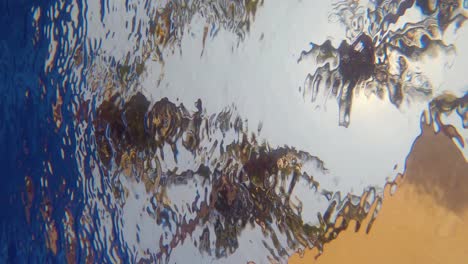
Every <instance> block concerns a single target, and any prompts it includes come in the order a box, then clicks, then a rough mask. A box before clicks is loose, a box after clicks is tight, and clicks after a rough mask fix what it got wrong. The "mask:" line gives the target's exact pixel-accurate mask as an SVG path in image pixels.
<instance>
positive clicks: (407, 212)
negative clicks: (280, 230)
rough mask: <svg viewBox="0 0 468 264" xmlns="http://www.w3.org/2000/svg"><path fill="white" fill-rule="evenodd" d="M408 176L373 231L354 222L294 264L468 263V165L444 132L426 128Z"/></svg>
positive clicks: (409, 164)
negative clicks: (356, 228) (323, 245)
mask: <svg viewBox="0 0 468 264" xmlns="http://www.w3.org/2000/svg"><path fill="white" fill-rule="evenodd" d="M423 131H424V132H423V133H422V135H421V136H420V137H419V138H418V139H417V140H416V142H415V144H414V146H413V149H412V151H411V153H410V155H409V156H408V159H407V165H406V172H405V176H404V177H402V178H399V179H398V182H399V184H398V189H397V191H396V192H395V194H394V195H390V192H389V188H386V192H385V196H384V197H385V198H384V202H383V206H382V209H381V211H380V212H379V215H378V217H377V219H376V221H375V223H374V225H373V227H372V229H371V231H370V233H369V234H366V233H365V229H363V228H361V230H360V231H359V232H358V233H356V232H354V228H353V227H354V226H352V225H350V227H349V228H348V229H347V230H346V231H344V232H342V233H340V234H339V236H338V238H337V239H336V240H334V241H332V242H330V243H329V244H326V245H325V248H324V252H323V254H322V255H321V256H319V257H318V258H317V259H316V258H315V257H316V256H317V253H318V251H317V250H316V249H312V250H307V251H306V252H305V254H304V257H303V258H300V256H299V255H298V254H295V255H293V256H292V257H291V258H290V263H444V264H445V263H468V163H467V161H466V160H465V158H464V157H463V155H462V154H461V152H460V150H459V149H457V147H456V146H455V144H454V143H453V142H452V141H451V140H450V139H449V138H448V137H446V136H445V135H443V134H441V133H439V134H436V133H434V132H433V130H432V129H431V128H429V127H424V129H423Z"/></svg>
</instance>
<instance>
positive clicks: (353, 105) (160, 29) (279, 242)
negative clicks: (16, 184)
mask: <svg viewBox="0 0 468 264" xmlns="http://www.w3.org/2000/svg"><path fill="white" fill-rule="evenodd" d="M288 2H289V1H260V0H245V1H234V0H214V1H198V0H192V1H190V0H176V1H120V2H116V1H94V2H90V3H87V4H83V5H82V4H78V3H69V5H66V4H62V5H60V4H56V5H55V6H54V5H51V7H50V10H51V11H49V9H48V10H45V8H44V7H42V8H41V7H37V8H36V9H34V8H33V10H32V11H31V16H32V17H33V21H35V22H34V27H37V28H38V29H37V31H38V32H41V30H42V29H40V25H43V26H44V25H48V26H47V27H45V29H44V31H45V33H44V35H46V36H47V37H46V39H47V40H48V41H49V43H48V45H49V46H48V49H49V53H50V56H49V58H48V59H47V60H46V61H45V65H44V71H45V72H46V73H47V74H50V75H51V76H62V75H63V76H66V78H65V77H64V79H63V83H67V84H68V83H73V84H74V85H72V86H71V87H69V86H67V85H58V84H57V82H55V81H54V80H53V78H52V77H50V78H51V79H52V80H49V79H48V78H45V79H46V81H50V83H49V82H47V83H46V84H43V85H42V86H43V91H44V93H45V94H48V95H51V96H53V97H54V100H53V102H54V103H53V106H52V118H51V120H53V123H55V125H56V130H57V131H61V132H63V133H66V135H67V136H64V137H63V139H62V140H61V141H60V142H59V145H60V146H61V147H62V149H61V156H62V159H64V157H74V158H76V161H74V162H75V163H76V166H77V169H76V171H77V177H76V185H77V189H78V190H74V191H69V190H68V189H67V188H66V187H63V188H64V189H65V190H62V191H61V192H62V193H67V195H68V196H71V198H70V201H71V202H70V203H72V202H75V203H79V204H80V206H79V210H72V208H75V207H74V206H68V207H66V208H65V209H64V210H58V209H57V208H56V206H54V203H53V202H51V201H52V200H55V199H57V198H54V196H53V195H52V194H51V193H52V187H49V186H48V181H49V180H50V181H52V179H53V178H54V172H53V171H54V169H53V168H54V165H55V164H53V163H52V164H51V163H50V162H47V161H44V163H43V166H44V171H45V172H46V173H44V175H46V176H41V179H40V180H36V179H33V176H29V175H28V176H27V177H26V178H25V191H24V196H23V199H22V201H23V203H24V207H25V211H26V215H27V218H28V222H31V221H30V217H31V216H30V215H31V211H32V210H34V209H38V208H39V209H40V210H41V215H40V219H39V220H40V221H39V225H43V226H44V228H43V229H44V230H43V229H42V227H41V229H40V230H41V231H42V232H44V233H45V237H46V238H45V240H46V241H47V243H46V247H47V248H48V250H49V251H50V252H52V254H53V255H54V256H57V257H58V258H59V257H63V256H60V253H59V252H61V251H64V250H65V249H66V252H67V253H66V254H65V255H66V256H65V258H66V259H67V260H69V261H71V262H73V261H72V260H73V259H78V260H79V261H82V262H89V263H92V262H120V263H126V262H135V263H153V262H157V263H161V262H163V263H178V262H179V263H180V262H186V261H187V259H191V260H193V262H196V263H207V262H213V261H216V262H226V263H239V262H243V263H247V262H250V261H252V262H255V263H265V262H271V263H284V262H287V260H288V257H289V256H290V255H291V254H294V253H295V252H302V251H303V250H304V249H305V248H311V247H317V248H318V249H319V251H320V252H321V251H322V250H323V248H324V245H325V244H326V243H329V242H330V241H332V240H333V239H335V238H336V237H338V236H339V233H340V232H341V231H342V230H345V229H346V228H348V226H349V224H350V223H351V222H353V223H354V222H357V226H356V229H359V228H365V229H366V231H367V232H371V227H372V224H373V222H374V220H375V219H376V218H377V217H378V212H379V210H380V208H381V206H382V199H383V189H384V186H385V185H386V184H389V185H392V186H393V185H395V186H396V183H394V182H393V179H394V178H395V177H396V176H397V175H398V174H399V173H401V172H403V170H404V167H405V158H406V155H407V154H408V152H409V150H410V149H411V144H412V142H413V141H414V139H415V138H416V137H417V136H418V135H419V134H420V133H421V129H420V126H421V122H424V123H428V124H431V125H433V127H434V129H436V130H440V131H443V133H445V134H447V135H448V136H450V137H451V138H453V140H454V141H455V142H457V144H458V147H459V148H460V150H461V151H462V152H463V154H464V155H465V158H466V157H467V155H468V152H467V150H466V148H465V145H466V144H465V143H466V142H467V138H468V134H467V133H468V132H467V130H466V129H467V127H468V95H467V84H466V80H465V79H464V78H463V76H461V75H460V72H461V71H462V70H461V69H463V68H464V66H465V65H464V64H463V63H464V62H463V60H466V58H468V53H467V52H468V51H465V48H464V47H462V45H460V44H467V43H468V38H467V37H468V34H467V32H466V31H463V30H465V27H463V24H464V22H465V20H466V16H467V15H468V14H467V12H466V11H465V10H464V9H463V7H462V4H461V3H460V2H457V1H450V0H447V1H445V0H444V1H422V0H416V1H414V0H413V1H411V0H406V1H354V0H343V1H335V2H332V3H330V2H328V1H322V2H320V3H319V2H317V3H315V1H309V2H307V1H290V3H288ZM58 10H60V11H58ZM60 12H62V13H60ZM63 13H65V14H66V15H64V14H63ZM68 15H69V16H68ZM47 19H49V20H50V21H49V20H47ZM44 20H45V22H44ZM69 20H70V21H69ZM47 22H50V25H49V24H47ZM63 25H65V26H63ZM57 28H61V31H60V32H61V34H59V33H58V31H59V30H58V29H57ZM63 28H67V30H64V29H63ZM77 29H80V30H77ZM70 32H71V33H70ZM460 32H463V33H465V34H464V35H462V34H461V33H460ZM65 33H67V34H65ZM459 33H460V34H459ZM330 36H333V37H330ZM40 41H41V40H40V38H39V37H37V38H36V39H34V42H35V45H39V44H37V43H39V42H40ZM310 41H313V42H314V43H311V47H310V49H309V50H307V48H306V46H307V43H308V42H310ZM315 43H322V44H315ZM64 58H65V59H64ZM433 62H434V63H433ZM47 74H45V75H47ZM55 74H56V75H55ZM47 76H48V75H47ZM447 76H448V77H447ZM449 77H454V78H452V79H450V78H449ZM55 78H58V77H55ZM46 81H44V82H46ZM49 86H50V87H49ZM54 87H56V88H54ZM298 88H299V90H300V93H298V92H297V89H298ZM31 96H34V94H33V95H31ZM332 97H333V98H336V99H337V104H335V103H330V102H329V99H330V98H332ZM67 118H68V119H67ZM70 134H71V136H70ZM70 141H73V143H70ZM62 142H63V144H62ZM66 146H73V147H74V149H73V150H71V151H70V152H71V153H66V152H65V151H64V150H63V149H67V148H66ZM59 169H60V168H58V169H57V170H59ZM57 173H58V172H56V173H55V174H57ZM50 184H52V183H50ZM65 185H66V184H65V183H64V184H63V186H65ZM74 195H76V196H77V197H80V198H79V199H78V198H76V199H78V200H74V198H73V197H74ZM36 199H39V200H40V201H37V202H35V200H36ZM36 207H37V208H36ZM33 219H34V218H33ZM364 219H371V220H370V221H367V222H368V224H366V226H364V227H360V225H361V223H362V222H363V221H364ZM33 222H34V221H33Z"/></svg>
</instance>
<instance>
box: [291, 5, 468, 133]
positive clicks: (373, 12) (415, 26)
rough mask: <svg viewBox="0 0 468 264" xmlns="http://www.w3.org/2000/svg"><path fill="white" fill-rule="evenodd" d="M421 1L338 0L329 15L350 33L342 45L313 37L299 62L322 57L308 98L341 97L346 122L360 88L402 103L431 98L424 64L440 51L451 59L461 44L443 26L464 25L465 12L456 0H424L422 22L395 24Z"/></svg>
mask: <svg viewBox="0 0 468 264" xmlns="http://www.w3.org/2000/svg"><path fill="white" fill-rule="evenodd" d="M420 2H424V1H420ZM419 4H421V3H419ZM417 7H418V5H415V1H412V0H407V1H375V2H372V3H370V4H369V6H367V7H366V6H361V5H359V4H358V2H355V1H338V2H336V3H335V4H334V11H333V13H332V14H331V15H330V21H337V22H341V23H342V24H344V26H345V28H346V36H347V39H346V40H343V41H342V42H341V44H340V46H339V47H338V48H335V47H333V46H332V44H331V42H330V41H326V42H324V43H323V44H321V45H318V44H314V43H311V45H312V48H311V49H310V50H308V51H303V52H302V53H301V56H300V57H299V59H298V62H299V63H300V62H302V61H305V60H313V61H315V62H316V63H317V69H316V70H315V72H314V73H311V74H308V75H307V77H306V79H305V81H304V87H303V89H302V90H303V95H304V98H306V99H307V100H311V101H312V102H315V101H316V100H317V98H318V97H319V98H324V100H325V101H326V100H327V99H328V98H329V97H330V96H334V97H336V98H337V101H338V105H339V124H340V125H341V126H344V127H348V126H349V123H350V114H351V106H352V100H353V94H354V93H355V90H363V91H364V92H365V93H366V94H375V95H376V96H378V97H379V98H381V99H383V98H384V97H385V96H388V98H389V100H390V102H391V103H392V104H394V105H395V106H396V107H398V108H399V107H400V106H401V105H402V104H403V103H404V102H405V101H406V102H407V103H410V102H411V101H414V100H418V98H419V99H422V100H424V101H427V100H430V99H431V98H432V95H433V90H434V87H433V84H431V82H430V77H429V76H428V75H427V73H426V72H424V71H423V69H421V66H420V65H421V63H423V62H424V61H427V60H428V58H429V59H430V58H435V57H437V58H443V59H444V60H445V61H446V65H449V62H450V60H453V57H454V56H455V52H456V49H455V47H454V46H453V45H451V44H447V43H446V41H445V40H444V37H443V35H444V31H445V30H446V29H447V27H448V26H449V25H451V24H455V29H457V28H459V27H460V26H461V25H462V24H463V22H464V21H465V20H466V17H465V16H464V15H463V13H462V11H461V7H460V6H459V5H458V4H457V2H455V1H439V2H438V4H437V6H434V7H433V8H434V9H429V7H427V6H425V5H422V4H421V8H420V9H421V10H422V12H421V13H423V14H424V15H423V17H422V19H421V20H420V21H419V22H416V23H405V24H404V25H403V26H402V27H400V28H397V29H393V28H392V27H391V25H394V24H396V23H398V22H399V20H400V19H402V18H403V17H404V16H405V14H406V13H408V12H409V9H412V8H417ZM319 95H321V96H319Z"/></svg>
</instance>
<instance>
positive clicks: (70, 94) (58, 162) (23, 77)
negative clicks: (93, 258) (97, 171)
mask: <svg viewBox="0 0 468 264" xmlns="http://www.w3.org/2000/svg"><path fill="white" fill-rule="evenodd" d="M51 4H53V2H52V1H41V3H39V2H37V1H23V0H22V1H17V0H6V1H2V2H1V3H0V21H1V26H0V47H1V48H0V49H1V50H0V91H1V94H2V100H1V106H0V139H1V145H2V147H1V150H0V162H1V168H2V172H1V185H0V188H1V190H0V203H1V208H2V211H1V213H0V223H1V224H0V230H1V231H0V239H1V243H0V245H1V246H0V262H1V263H46V262H47V263H51V262H52V263H54V262H64V260H65V251H64V250H62V248H63V246H62V244H63V243H61V242H60V241H59V243H58V245H59V248H60V250H58V252H59V253H58V254H57V255H56V256H53V255H52V253H51V252H50V251H48V250H47V248H46V237H45V236H46V234H47V233H46V232H44V219H43V218H42V217H41V214H40V213H39V212H40V210H41V208H43V207H44V203H45V201H50V204H53V208H54V210H53V213H52V215H51V219H52V220H53V221H55V222H56V223H60V222H61V219H62V218H63V211H64V209H65V208H68V209H69V210H71V212H72V213H73V214H74V215H80V213H81V210H82V209H81V204H82V203H81V199H82V197H80V192H75V195H74V198H73V200H71V199H70V195H68V194H67V191H68V190H77V189H78V188H80V186H79V183H78V181H77V179H78V175H79V172H78V170H77V166H76V161H75V156H74V152H75V151H74V150H75V147H76V146H75V139H74V137H73V135H74V134H75V133H74V132H73V129H74V126H73V125H72V123H73V120H74V119H75V118H76V116H75V115H74V114H73V113H72V111H71V107H70V106H71V105H72V104H73V100H75V99H76V96H77V95H78V94H77V93H76V92H75V91H76V87H78V86H79V85H80V83H81V81H82V80H83V78H82V77H80V76H77V77H78V78H77V80H78V81H76V82H74V83H73V84H71V83H70V81H67V80H65V76H66V75H67V74H69V69H67V67H69V65H66V60H67V57H66V56H67V55H66V54H65V53H64V52H63V49H64V47H63V45H65V42H59V45H58V47H57V50H58V51H59V52H58V54H57V56H56V58H55V61H56V63H57V65H59V64H62V65H64V66H65V68H64V72H62V73H59V72H58V67H53V68H51V69H50V71H48V72H46V71H45V68H44V65H45V62H46V59H47V57H48V54H49V52H48V45H49V40H50V37H51V35H50V34H48V33H49V32H47V27H48V25H49V24H50V23H52V19H50V17H48V16H47V15H44V14H43V15H42V17H41V19H40V20H39V23H40V24H39V25H37V27H33V14H32V11H31V10H32V9H33V8H37V7H38V6H40V8H41V9H42V10H47V9H48V8H49V7H50V5H51ZM80 7H81V6H80ZM56 19H57V21H66V20H67V19H69V18H67V17H58V18H56ZM79 27H80V28H79V29H78V30H77V31H76V32H77V34H80V36H78V39H82V37H83V36H84V34H83V33H84V32H83V30H82V27H83V23H82V21H80V23H79ZM37 28H38V29H40V30H39V31H38V30H36V29H37ZM55 34H56V35H60V34H63V32H60V31H57V32H55ZM34 38H38V39H39V41H38V42H37V43H34V42H33V39H34ZM69 48H70V49H71V50H73V49H75V48H76V46H75V47H69ZM54 84H55V85H56V84H60V85H59V91H60V92H61V93H62V94H63V95H64V96H63V105H62V107H61V110H62V116H63V124H62V126H61V127H60V128H59V129H57V127H56V126H55V124H54V121H53V109H52V107H51V105H52V104H54V103H55V102H56V98H57V97H56V89H53V88H51V87H54ZM43 87H46V89H45V90H43ZM55 87H56V86H55ZM65 91H67V92H65ZM26 94H29V95H28V96H26ZM66 127H68V130H69V131H68V135H69V136H66V133H65V128H66ZM64 138H65V139H66V140H69V142H70V144H64V141H63V139H64ZM61 149H63V151H64V153H65V155H64V158H62V156H61V154H60V153H61ZM48 163H50V164H53V172H51V171H49V169H48V165H47V164H48ZM27 176H29V177H30V178H31V179H32V186H33V188H32V190H33V192H34V199H33V200H32V204H31V212H32V213H31V222H30V223H29V224H28V223H27V220H26V213H25V205H24V199H25V196H26V195H25V194H26V187H25V186H26V185H25V177H27ZM41 180H42V181H44V180H47V188H41ZM57 226H58V228H59V229H60V228H61V225H57ZM73 228H75V229H76V231H78V230H79V228H80V227H79V225H75V226H73ZM82 254H83V253H82V252H78V254H77V260H78V261H80V255H82Z"/></svg>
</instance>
